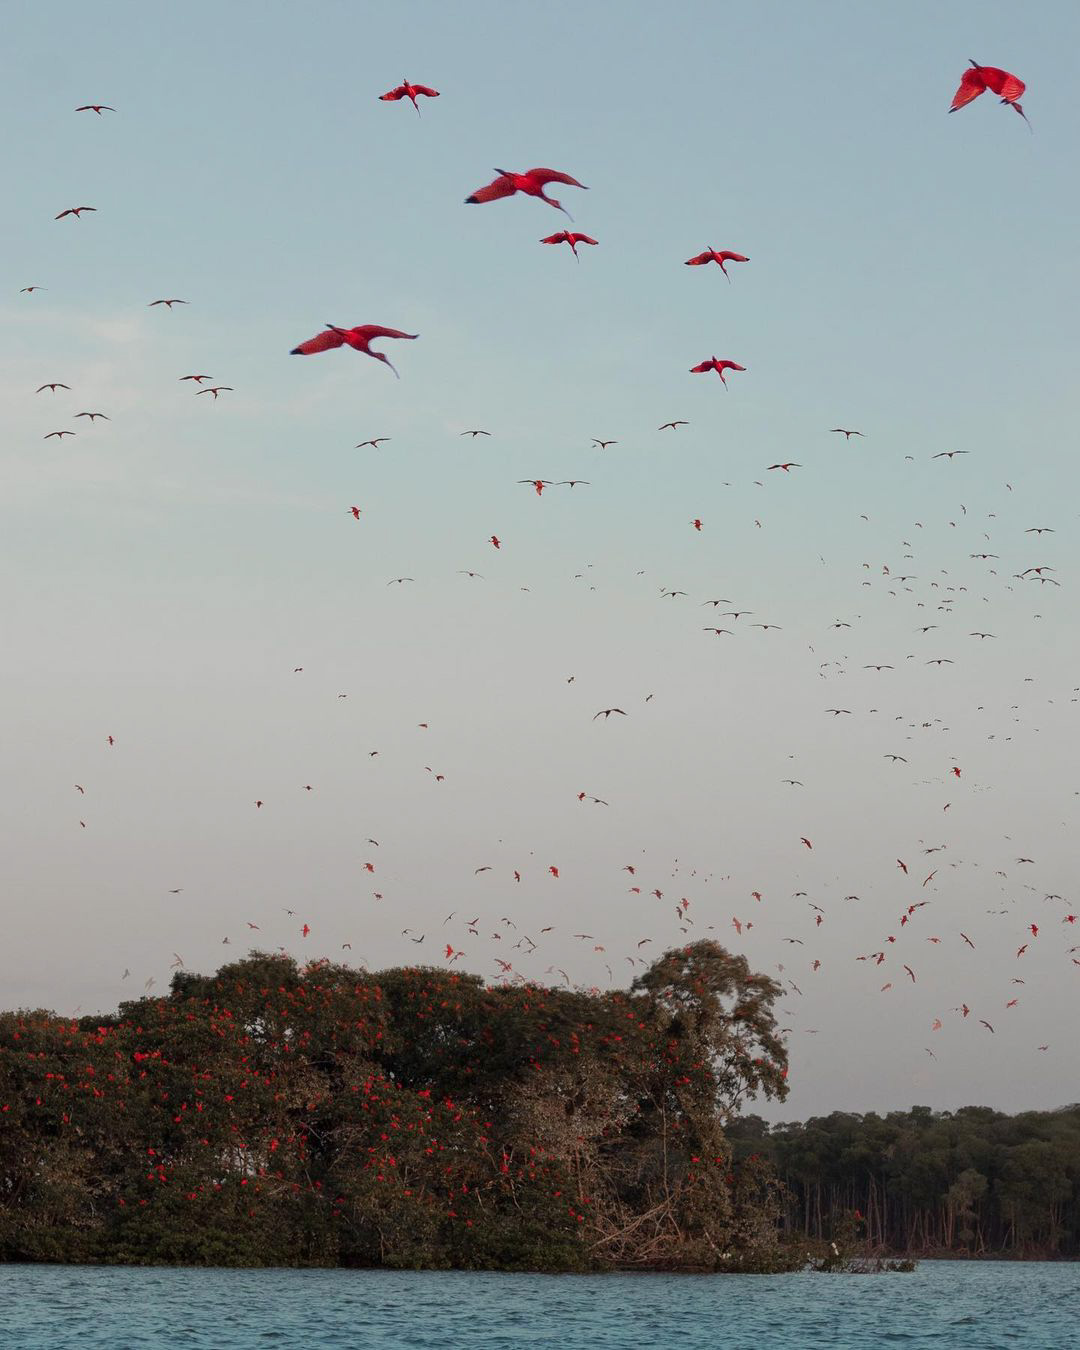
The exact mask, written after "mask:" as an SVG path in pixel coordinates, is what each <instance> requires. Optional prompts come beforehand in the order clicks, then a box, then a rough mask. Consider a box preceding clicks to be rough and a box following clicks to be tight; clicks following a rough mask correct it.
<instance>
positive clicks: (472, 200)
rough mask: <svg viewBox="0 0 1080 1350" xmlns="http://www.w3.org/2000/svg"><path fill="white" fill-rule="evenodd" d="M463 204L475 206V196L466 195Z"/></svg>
mask: <svg viewBox="0 0 1080 1350" xmlns="http://www.w3.org/2000/svg"><path fill="white" fill-rule="evenodd" d="M465 205H466V206H476V205H477V201H476V198H475V197H466V198H465Z"/></svg>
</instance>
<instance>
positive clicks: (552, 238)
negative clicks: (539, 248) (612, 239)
mask: <svg viewBox="0 0 1080 1350" xmlns="http://www.w3.org/2000/svg"><path fill="white" fill-rule="evenodd" d="M540 242H541V243H542V244H569V245H570V252H571V253H572V254H573V255H574V257H575V258H576V259H577V261H578V262H580V261H581V259H580V258H578V251H577V246H578V244H595V243H596V242H597V241H596V240H595V239H593V238H591V237H590V236H589V235H587V234H575V233H574V232H573V230H560V231H559V233H558V234H549V235H548V236H547V238H545V239H541V240H540Z"/></svg>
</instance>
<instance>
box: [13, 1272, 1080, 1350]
mask: <svg viewBox="0 0 1080 1350" xmlns="http://www.w3.org/2000/svg"><path fill="white" fill-rule="evenodd" d="M278 1346H280V1347H290V1350H291V1348H292V1347H296V1350H341V1348H342V1347H357V1350H399V1348H400V1350H436V1348H437V1350H518V1348H519V1347H520V1348H521V1350H524V1347H527V1346H528V1347H537V1348H538V1350H578V1348H579V1347H580V1350H615V1348H616V1347H617V1348H618V1350H638V1347H647V1348H648V1350H813V1348H814V1347H818V1346H828V1347H831V1350H855V1347H858V1348H859V1350H861V1348H862V1347H869V1346H873V1347H876V1348H877V1350H882V1348H883V1347H901V1348H902V1350H924V1348H925V1350H998V1347H1001V1348H1002V1350H1004V1348H1005V1347H1008V1348H1009V1350H1074V1347H1080V1266H1077V1265H1069V1264H1064V1263H1062V1264H1049V1263H1043V1262H1038V1263H1034V1262H1033V1263H1026V1264H1019V1263H1006V1262H986V1263H978V1264H976V1263H966V1262H960V1261H949V1262H946V1261H928V1262H923V1263H922V1264H921V1265H920V1266H919V1268H918V1269H917V1270H916V1271H915V1272H914V1273H913V1274H906V1275H899V1274H897V1275H865V1276H844V1275H811V1274H800V1275H778V1276H773V1275H758V1276H754V1275H721V1276H701V1275H697V1276H695V1275H598V1276H593V1275H501V1274H488V1273H481V1274H474V1273H468V1272H419V1273H414V1272H411V1271H410V1272H397V1271H368V1270H360V1271H353V1270H189V1269H182V1270H177V1269H156V1268H155V1269H128V1268H117V1267H101V1266H27V1265H9V1266H0V1350H69V1347H70V1348H71V1350H75V1347H78V1350H255V1347H267V1348H268V1350H271V1348H272V1347H278Z"/></svg>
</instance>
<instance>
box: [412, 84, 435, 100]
mask: <svg viewBox="0 0 1080 1350" xmlns="http://www.w3.org/2000/svg"><path fill="white" fill-rule="evenodd" d="M413 93H414V94H423V95H424V97H425V98H438V97H439V91H438V90H437V89H429V88H428V86H427V85H426V84H414V85H413Z"/></svg>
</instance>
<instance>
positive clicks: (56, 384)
mask: <svg viewBox="0 0 1080 1350" xmlns="http://www.w3.org/2000/svg"><path fill="white" fill-rule="evenodd" d="M43 389H48V390H50V391H51V392H52V393H54V394H55V393H56V391H57V390H58V389H66V390H67V391H68V392H69V393H70V392H71V385H70V384H61V383H60V382H59V380H54V381H53V383H52V384H43V385H40V386H39V387H38V388H37V389H35V390H34V393H35V394H40V393H41V391H42V390H43Z"/></svg>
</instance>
